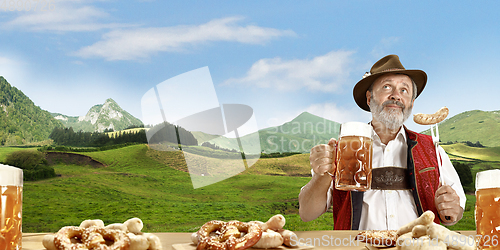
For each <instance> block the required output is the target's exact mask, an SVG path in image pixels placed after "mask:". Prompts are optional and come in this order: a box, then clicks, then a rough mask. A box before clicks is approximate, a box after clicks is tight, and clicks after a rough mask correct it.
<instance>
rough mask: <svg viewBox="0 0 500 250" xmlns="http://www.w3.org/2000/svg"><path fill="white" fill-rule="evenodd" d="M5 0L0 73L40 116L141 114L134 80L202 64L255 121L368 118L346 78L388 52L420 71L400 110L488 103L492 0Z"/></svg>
mask: <svg viewBox="0 0 500 250" xmlns="http://www.w3.org/2000/svg"><path fill="white" fill-rule="evenodd" d="M9 2H10V1H6V0H0V7H7V9H0V75H2V76H4V77H5V78H6V79H7V80H8V81H9V82H10V83H11V84H12V85H13V86H15V87H17V88H18V89H20V90H21V91H23V92H24V93H25V94H26V95H27V96H28V97H30V98H31V100H33V102H34V103H35V104H36V105H38V106H40V107H41V108H42V109H45V110H48V111H50V112H57V113H62V114H65V115H71V116H80V115H85V114H86V112H87V111H88V110H89V108H90V107H92V106H93V105H95V104H102V103H104V101H105V100H106V99H107V98H113V99H114V100H115V101H116V102H117V103H118V104H119V105H120V106H121V107H122V108H124V109H125V110H127V111H128V112H130V113H131V114H132V115H134V116H136V117H137V118H139V119H142V114H141V98H142V96H143V95H144V94H146V92H147V91H148V90H150V89H151V88H153V87H154V86H156V85H157V84H159V83H161V82H163V81H165V80H167V79H169V78H172V77H175V76H177V75H180V74H182V73H185V72H188V71H191V70H194V69H198V68H201V67H205V66H208V68H209V70H210V74H211V76H212V79H213V83H214V86H215V90H216V94H217V97H218V100H219V102H220V103H237V104H246V105H248V106H250V107H252V108H253V109H254V115H255V119H256V121H257V124H258V127H259V128H260V129H261V128H265V127H269V126H274V125H278V124H282V123H284V122H286V121H290V120H291V119H293V118H294V117H295V116H297V115H298V114H300V113H301V112H304V111H308V112H310V113H313V114H315V115H318V116H322V117H325V118H328V119H331V120H334V121H338V122H347V121H362V122H368V121H369V120H370V118H371V116H370V115H369V113H367V112H365V111H362V110H361V109H360V108H358V107H357V106H356V104H355V102H354V100H353V97H352V88H353V86H354V85H355V84H356V83H357V81H359V80H360V79H361V78H362V76H363V74H364V73H365V72H366V71H368V70H369V69H370V67H371V66H372V64H373V63H374V62H375V61H377V60H378V59H380V58H382V57H383V56H385V55H388V54H397V55H399V56H400V59H401V62H402V63H403V65H404V66H405V67H406V68H407V69H422V70H424V71H425V72H426V73H427V75H428V83H427V87H426V88H425V90H424V91H423V93H422V95H421V96H420V97H419V98H418V99H417V101H416V102H415V107H414V109H413V112H414V113H434V112H435V111H437V110H438V109H439V108H441V107H442V106H447V107H448V108H449V109H450V115H449V117H451V116H453V115H456V114H459V113H462V112H465V111H469V110H475V109H480V110H485V111H492V110H499V109H500V108H499V104H498V101H497V99H498V94H499V93H500V84H499V83H498V71H499V69H500V57H498V55H500V51H499V50H500V37H499V35H500V29H499V27H498V24H499V23H500V20H499V15H498V13H497V10H498V9H499V7H500V3H499V2H497V1H361V0H360V1H78V0H75V1H69V0H68V1H42V0H39V1H38V2H39V3H38V6H37V7H38V9H37V10H36V11H35V10H34V5H35V1H33V0H22V1H21V0H20V1H16V2H20V3H23V4H24V7H23V8H24V10H21V11H20V10H17V9H15V10H9V9H8V8H9ZM28 2H29V3H31V9H30V10H29V11H28V10H26V9H27V3H28ZM4 4H5V5H4ZM44 4H46V6H45V7H46V8H47V9H49V8H50V10H47V11H42V10H41V8H42V7H43V6H42V5H44ZM17 8H20V7H17ZM200 105H203V104H202V103H200ZM172 108H175V107H172ZM406 124H407V126H408V127H409V128H410V129H413V130H416V131H423V130H425V129H427V127H426V126H420V125H416V124H415V123H413V121H408V122H407V123H406Z"/></svg>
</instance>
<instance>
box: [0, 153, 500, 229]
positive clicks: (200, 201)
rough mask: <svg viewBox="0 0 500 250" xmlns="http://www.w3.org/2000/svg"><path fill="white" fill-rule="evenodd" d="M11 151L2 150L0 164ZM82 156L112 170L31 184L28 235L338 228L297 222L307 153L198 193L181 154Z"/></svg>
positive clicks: (465, 225)
mask: <svg viewBox="0 0 500 250" xmlns="http://www.w3.org/2000/svg"><path fill="white" fill-rule="evenodd" d="M15 150H20V149H19V148H16V149H15ZM21 150H33V149H21ZM12 151H14V150H13V149H12V148H6V147H4V148H0V160H3V159H4V158H5V155H6V154H7V153H9V152H12ZM466 151H469V150H466ZM456 153H457V152H456ZM458 153H460V152H458ZM82 154H85V155H88V156H91V157H93V158H95V159H96V160H99V161H100V162H103V163H104V164H106V165H107V167H101V168H93V167H90V166H78V165H65V164H58V165H55V166H54V167H55V170H56V173H57V174H58V175H60V176H59V177H56V178H52V179H47V180H43V181H35V182H25V184H24V200H23V231H24V232H54V231H56V230H58V229H59V228H61V227H62V226H65V225H78V224H79V223H80V222H81V221H83V220H85V219H97V218H99V219H102V220H103V221H104V222H105V223H106V224H108V223H116V222H123V221H125V220H127V219H129V218H132V217H139V218H141V219H142V220H143V221H144V223H145V230H144V231H150V232H192V231H195V230H197V228H199V227H200V226H201V225H202V224H203V223H205V222H207V221H209V220H213V219H220V220H231V219H237V220H242V221H250V220H264V221H265V220H267V219H268V218H269V217H271V216H272V215H274V214H277V213H281V214H283V215H285V217H286V219H287V224H286V228H288V229H291V230H296V231H302V230H331V229H332V228H333V222H332V215H331V213H325V214H324V215H322V216H321V217H320V218H318V219H316V220H314V221H312V222H303V221H302V220H301V219H300V217H299V216H298V200H297V197H298V193H299V191H300V188H301V187H302V186H303V185H305V184H306V183H307V182H308V181H309V179H310V177H309V175H310V167H309V162H308V157H309V155H308V154H299V155H293V156H288V157H283V158H269V159H259V161H258V162H257V163H256V164H255V165H254V166H252V167H251V168H249V169H247V170H246V171H244V172H242V173H241V174H239V175H237V176H234V177H231V178H228V179H226V180H224V181H221V182H219V183H216V184H214V185H209V186H206V187H202V188H198V189H193V186H192V183H191V179H190V175H189V173H187V167H186V164H185V162H184V159H183V157H182V153H181V152H178V151H164V152H160V151H156V150H152V149H150V148H149V147H148V146H147V145H134V146H128V147H124V148H120V149H114V150H108V151H101V152H91V153H82ZM492 164H493V165H492ZM492 164H490V163H489V162H485V161H482V162H478V163H477V165H475V166H474V167H473V171H475V172H477V171H479V170H482V169H484V168H491V167H494V168H500V166H498V164H497V163H495V162H493V163H492ZM473 174H474V176H475V173H473ZM474 204H475V197H474V195H467V205H466V209H465V210H466V211H465V213H464V219H462V220H461V221H460V222H459V223H458V224H457V225H455V226H452V227H450V228H452V229H454V230H474V229H475V225H474Z"/></svg>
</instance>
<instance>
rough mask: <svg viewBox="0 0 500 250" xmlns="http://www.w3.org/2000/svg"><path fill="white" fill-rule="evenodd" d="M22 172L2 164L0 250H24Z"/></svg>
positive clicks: (0, 168)
mask: <svg viewBox="0 0 500 250" xmlns="http://www.w3.org/2000/svg"><path fill="white" fill-rule="evenodd" d="M22 180H23V175H22V170H21V169H18V168H14V167H10V166H6V165H1V164H0V192H1V193H0V249H1V250H4V249H5V250H20V249H21V248H22V245H21V240H22V232H21V218H22V216H21V214H22V199H23V186H22V185H23V183H22Z"/></svg>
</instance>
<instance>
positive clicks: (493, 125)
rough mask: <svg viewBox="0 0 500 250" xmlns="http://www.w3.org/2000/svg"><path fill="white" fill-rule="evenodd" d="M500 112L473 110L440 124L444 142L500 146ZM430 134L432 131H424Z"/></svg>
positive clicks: (440, 134)
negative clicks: (466, 142)
mask: <svg viewBox="0 0 500 250" xmlns="http://www.w3.org/2000/svg"><path fill="white" fill-rule="evenodd" d="M498 131H500V111H481V110H472V111H467V112H463V113H460V114H458V115H455V116H453V117H451V118H448V119H446V120H445V121H443V122H441V123H440V124H439V137H440V139H441V141H442V142H463V141H470V142H474V143H475V142H477V141H479V142H480V143H481V144H482V145H484V146H487V147H498V146H500V133H499V132H498ZM424 133H425V134H430V130H426V131H424Z"/></svg>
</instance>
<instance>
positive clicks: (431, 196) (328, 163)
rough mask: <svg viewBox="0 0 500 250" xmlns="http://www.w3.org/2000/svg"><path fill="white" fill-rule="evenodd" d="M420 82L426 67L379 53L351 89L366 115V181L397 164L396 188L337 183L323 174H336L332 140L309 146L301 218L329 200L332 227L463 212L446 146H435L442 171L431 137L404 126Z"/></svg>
mask: <svg viewBox="0 0 500 250" xmlns="http://www.w3.org/2000/svg"><path fill="white" fill-rule="evenodd" d="M426 82H427V75H426V73H425V72H424V71H421V70H406V69H405V68H404V67H403V65H402V64H401V62H400V61H399V57H398V56H396V55H389V56H386V57H384V58H382V59H380V60H379V61H378V62H376V63H375V64H374V65H373V67H372V68H371V70H370V72H367V73H366V74H365V76H363V79H362V80H361V81H359V82H358V83H357V84H356V86H355V87H354V90H353V94H354V99H355V101H356V103H357V104H358V106H359V107H360V108H362V109H363V110H366V111H369V112H371V113H372V121H371V126H372V127H373V131H374V132H373V136H372V137H373V158H372V168H373V171H372V173H373V178H372V179H374V178H375V177H377V175H378V176H380V175H383V174H384V173H387V172H386V171H389V170H387V169H391V171H393V170H394V169H396V170H398V171H400V172H399V173H400V174H401V175H402V176H404V178H405V180H404V181H403V182H402V184H400V185H398V186H395V187H394V186H387V185H377V186H376V187H375V188H374V187H373V185H372V189H370V190H368V191H365V192H357V191H341V190H337V189H335V188H334V183H333V181H332V177H330V175H329V174H328V173H332V174H334V173H335V169H336V165H335V163H334V160H333V158H334V152H335V151H336V144H337V141H336V140H335V139H331V140H330V141H329V142H328V144H322V145H317V146H315V147H313V148H312V149H311V156H310V158H309V159H310V163H311V168H312V169H311V173H312V178H311V180H310V181H309V183H307V184H306V185H305V186H304V187H303V188H302V189H301V191H300V194H299V204H300V209H299V213H300V217H301V218H302V220H304V221H310V220H313V219H315V218H317V217H319V216H320V215H321V214H323V213H324V212H326V211H327V209H328V208H330V206H332V210H333V219H334V228H335V229H338V230H350V229H352V230H389V229H398V228H400V227H401V226H403V225H405V224H407V223H408V222H410V221H412V220H414V219H416V218H417V217H419V216H420V215H421V214H422V213H423V212H425V211H427V210H431V211H433V212H434V214H435V215H436V219H435V222H436V223H439V222H441V223H443V224H444V225H453V224H455V223H456V222H457V221H459V220H460V219H461V218H462V214H463V211H464V207H465V200H466V198H465V194H464V191H463V188H462V185H461V183H460V179H459V177H458V174H457V173H456V171H455V169H454V167H453V165H452V164H451V162H450V159H449V158H448V156H447V154H446V152H445V151H444V150H443V149H442V148H441V147H439V149H438V150H439V151H440V155H441V162H442V170H441V172H440V170H439V169H438V163H437V158H436V152H435V147H434V144H433V142H432V138H431V137H430V136H428V135H422V134H419V133H415V132H413V131H410V130H408V129H407V128H406V127H405V126H403V123H404V121H405V120H406V119H408V117H409V116H410V113H411V111H412V108H413V104H414V102H415V99H416V98H417V97H418V96H419V95H420V93H421V92H422V90H423V89H424V87H425V84H426ZM440 178H444V180H445V183H446V185H441V184H440V181H439V179H440ZM391 185H392V184H391Z"/></svg>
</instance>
